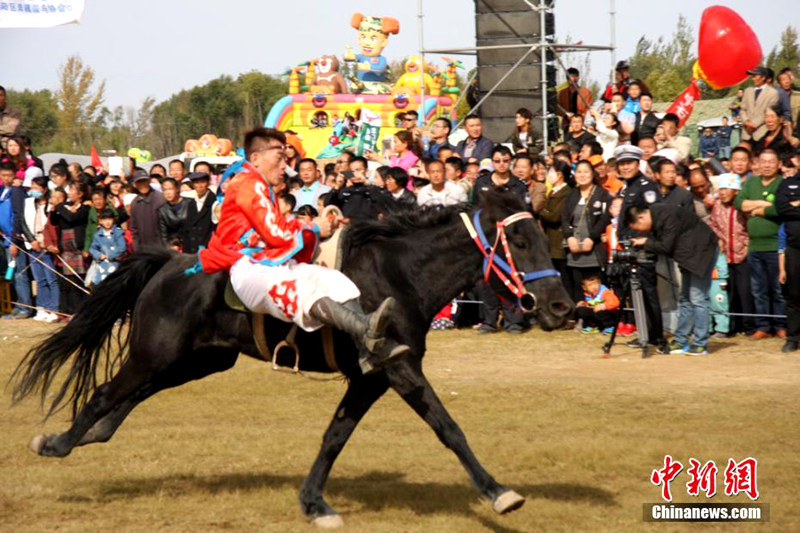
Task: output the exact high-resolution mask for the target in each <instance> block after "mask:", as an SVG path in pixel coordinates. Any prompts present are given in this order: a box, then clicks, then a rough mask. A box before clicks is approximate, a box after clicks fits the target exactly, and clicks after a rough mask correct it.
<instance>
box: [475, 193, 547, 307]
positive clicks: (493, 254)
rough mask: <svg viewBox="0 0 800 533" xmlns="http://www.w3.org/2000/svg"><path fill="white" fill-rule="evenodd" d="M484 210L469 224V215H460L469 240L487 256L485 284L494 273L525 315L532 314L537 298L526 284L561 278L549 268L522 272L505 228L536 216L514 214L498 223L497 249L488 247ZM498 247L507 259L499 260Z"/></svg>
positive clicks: (484, 267) (476, 213)
mask: <svg viewBox="0 0 800 533" xmlns="http://www.w3.org/2000/svg"><path fill="white" fill-rule="evenodd" d="M481 211H482V210H481V209H478V210H476V211H475V213H474V214H473V215H472V220H470V218H469V215H468V214H466V213H461V220H462V221H463V222H464V225H465V226H466V227H467V231H468V232H469V236H470V237H471V238H472V240H473V241H475V244H476V245H477V246H478V249H479V250H480V251H481V253H482V254H483V256H484V260H483V281H484V282H485V283H489V276H490V275H491V273H492V272H494V273H495V274H496V275H497V277H498V279H499V280H500V281H502V282H503V284H504V285H505V287H506V288H507V289H508V290H509V291H510V292H511V293H512V294H513V295H514V296H516V297H517V304H518V305H519V307H520V308H521V309H522V310H523V311H526V312H532V311H534V310H535V309H536V297H535V296H534V295H533V294H531V293H530V292H528V291H527V290H526V289H525V283H528V282H531V281H536V280H539V279H542V278H549V277H554V276H560V275H561V274H559V273H558V271H557V270H554V269H552V268H546V269H543V270H536V271H534V272H527V273H526V272H520V271H518V270H517V267H516V265H515V264H514V258H513V257H512V255H511V250H510V248H509V247H508V238H507V237H506V227H508V226H510V225H511V224H513V223H514V222H519V221H520V220H525V219H528V218H533V215H532V214H530V213H528V212H527V211H521V212H519V213H514V214H513V215H510V216H508V217H506V218H504V219H503V220H501V221H498V222H497V235H496V236H495V239H494V245H491V246H490V245H489V240H488V239H487V238H486V234H485V233H484V231H483V227H482V226H481V220H480V217H481ZM498 244H502V245H503V253H504V254H505V257H506V259H505V260H503V258H502V257H498V256H497V247H498Z"/></svg>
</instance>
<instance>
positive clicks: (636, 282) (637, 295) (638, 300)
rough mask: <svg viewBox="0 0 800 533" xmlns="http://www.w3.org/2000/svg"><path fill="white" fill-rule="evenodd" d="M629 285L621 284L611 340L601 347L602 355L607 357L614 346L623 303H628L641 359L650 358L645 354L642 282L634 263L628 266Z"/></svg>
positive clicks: (645, 319) (645, 337)
mask: <svg viewBox="0 0 800 533" xmlns="http://www.w3.org/2000/svg"><path fill="white" fill-rule="evenodd" d="M629 280H630V281H629V283H627V284H625V283H623V284H622V287H621V291H620V292H621V294H620V298H619V302H620V306H619V312H618V313H617V319H616V321H615V323H614V330H613V331H612V332H611V338H610V339H609V340H608V342H607V343H606V344H605V345H604V346H603V353H604V354H605V355H609V354H610V353H611V347H612V346H614V341H615V340H616V338H617V328H618V327H619V323H620V319H622V313H624V307H625V305H624V304H625V302H627V301H629V300H630V302H631V304H632V305H633V318H634V322H635V323H636V332H637V334H638V335H639V345H640V346H641V348H642V358H643V359H645V358H647V357H650V354H649V353H648V352H647V343H648V340H649V339H648V338H647V314H646V313H645V307H644V293H643V292H642V280H641V279H639V266H638V265H637V264H636V263H633V264H631V265H630V277H629Z"/></svg>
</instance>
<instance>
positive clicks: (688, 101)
mask: <svg viewBox="0 0 800 533" xmlns="http://www.w3.org/2000/svg"><path fill="white" fill-rule="evenodd" d="M699 99H700V88H699V87H698V86H697V82H696V81H695V80H692V82H691V83H690V84H689V86H688V87H687V88H686V89H684V91H683V92H682V93H681V94H680V96H678V97H677V98H676V99H675V101H674V102H672V105H671V106H669V109H667V113H673V114H675V115H677V117H678V121H679V122H678V129H680V128H682V127H683V125H684V124H686V121H687V120H688V119H689V117H690V116H691V114H692V111H693V110H694V102H695V100H699Z"/></svg>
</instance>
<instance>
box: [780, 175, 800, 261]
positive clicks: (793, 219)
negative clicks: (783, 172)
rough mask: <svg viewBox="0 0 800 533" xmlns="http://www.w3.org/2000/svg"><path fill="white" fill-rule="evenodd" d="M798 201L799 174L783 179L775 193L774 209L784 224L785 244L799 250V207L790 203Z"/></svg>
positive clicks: (799, 197)
mask: <svg viewBox="0 0 800 533" xmlns="http://www.w3.org/2000/svg"><path fill="white" fill-rule="evenodd" d="M798 200H800V173H798V174H795V175H794V176H792V177H791V178H786V179H784V180H783V181H782V182H781V184H780V185H778V191H777V192H776V193H775V209H777V210H778V216H779V217H780V218H781V222H783V223H784V224H786V244H787V245H789V246H791V247H792V248H797V249H800V207H795V206H793V205H791V202H795V201H798Z"/></svg>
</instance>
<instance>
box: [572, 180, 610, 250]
mask: <svg viewBox="0 0 800 533" xmlns="http://www.w3.org/2000/svg"><path fill="white" fill-rule="evenodd" d="M580 200H581V191H580V189H578V188H577V187H576V188H574V189H572V190H571V191H570V193H569V196H567V201H566V202H565V203H564V208H563V210H562V211H561V230H562V231H563V232H564V238H565V239H569V238H570V237H574V236H575V232H576V231H577V229H578V228H577V227H575V226H573V225H572V213H573V212H574V211H575V207H576V206H577V205H578V202H580ZM610 205H611V194H609V192H608V191H607V190H605V189H604V188H602V187H600V186H599V185H597V186H595V188H594V191H592V195H591V196H590V197H589V203H588V207H586V215H585V216H586V225H587V226H588V227H589V235H585V236H583V237H589V238H590V239H592V241H593V242H594V244H595V247H594V248H593V250H594V251H595V253H596V254H597V258H598V260H599V261H600V264H601V265H603V264H605V263H606V259H607V257H606V253H605V249H606V247H605V246H601V238H602V236H603V233H605V231H606V228H607V227H608V225H609V224H610V223H611V216H610V215H609V213H608V206H610Z"/></svg>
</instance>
